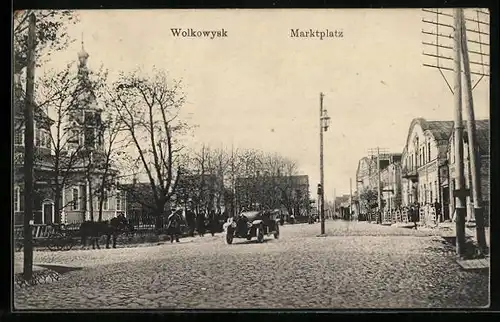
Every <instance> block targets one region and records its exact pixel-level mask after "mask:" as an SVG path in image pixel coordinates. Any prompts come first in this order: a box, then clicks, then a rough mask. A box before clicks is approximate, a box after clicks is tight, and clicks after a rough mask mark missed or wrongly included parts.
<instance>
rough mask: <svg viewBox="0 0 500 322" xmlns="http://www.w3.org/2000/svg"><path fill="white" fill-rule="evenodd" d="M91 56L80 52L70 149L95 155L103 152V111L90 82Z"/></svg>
mask: <svg viewBox="0 0 500 322" xmlns="http://www.w3.org/2000/svg"><path fill="white" fill-rule="evenodd" d="M88 58H89V54H88V53H87V52H86V51H85V48H84V45H83V40H82V49H81V50H80V51H79V52H78V74H77V85H76V89H75V92H74V104H73V106H72V107H71V110H70V111H69V112H68V115H69V117H68V121H69V130H70V131H71V133H70V137H71V140H70V142H69V143H70V148H71V149H74V150H82V151H86V152H91V153H92V154H95V153H96V152H97V153H99V152H101V151H102V150H103V144H104V142H103V124H102V116H101V114H102V109H100V108H99V106H98V103H97V99H96V96H95V93H94V90H93V83H92V81H91V80H90V77H89V74H90V71H89V68H88V66H87V60H88Z"/></svg>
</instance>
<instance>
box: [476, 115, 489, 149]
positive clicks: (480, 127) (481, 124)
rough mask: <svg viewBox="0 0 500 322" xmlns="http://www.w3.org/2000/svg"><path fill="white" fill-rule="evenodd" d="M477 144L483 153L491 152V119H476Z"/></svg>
mask: <svg viewBox="0 0 500 322" xmlns="http://www.w3.org/2000/svg"><path fill="white" fill-rule="evenodd" d="M476 134H477V145H478V147H479V153H480V154H481V155H489V154H490V120H476Z"/></svg>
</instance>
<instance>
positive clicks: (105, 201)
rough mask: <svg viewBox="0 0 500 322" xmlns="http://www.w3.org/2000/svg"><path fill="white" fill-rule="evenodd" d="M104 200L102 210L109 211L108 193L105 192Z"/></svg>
mask: <svg viewBox="0 0 500 322" xmlns="http://www.w3.org/2000/svg"><path fill="white" fill-rule="evenodd" d="M102 198H103V203H102V210H109V199H108V192H107V191H104V193H103V195H102Z"/></svg>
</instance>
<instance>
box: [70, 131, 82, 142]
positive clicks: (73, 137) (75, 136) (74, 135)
mask: <svg viewBox="0 0 500 322" xmlns="http://www.w3.org/2000/svg"><path fill="white" fill-rule="evenodd" d="M79 134H80V133H78V130H71V138H70V141H71V142H72V143H78V141H79V140H78V137H79V136H80V135H79Z"/></svg>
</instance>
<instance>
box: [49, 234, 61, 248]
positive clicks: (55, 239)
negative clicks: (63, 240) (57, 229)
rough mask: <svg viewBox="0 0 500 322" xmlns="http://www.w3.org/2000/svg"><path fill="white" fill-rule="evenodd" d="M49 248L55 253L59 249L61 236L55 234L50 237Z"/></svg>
mask: <svg viewBox="0 0 500 322" xmlns="http://www.w3.org/2000/svg"><path fill="white" fill-rule="evenodd" d="M47 248H48V249H49V250H50V251H52V252H55V251H56V250H58V249H59V235H57V234H54V235H50V236H49V240H48V241H47Z"/></svg>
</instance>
